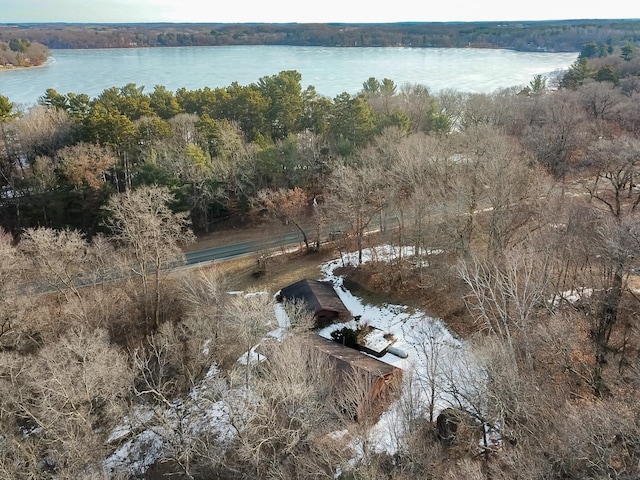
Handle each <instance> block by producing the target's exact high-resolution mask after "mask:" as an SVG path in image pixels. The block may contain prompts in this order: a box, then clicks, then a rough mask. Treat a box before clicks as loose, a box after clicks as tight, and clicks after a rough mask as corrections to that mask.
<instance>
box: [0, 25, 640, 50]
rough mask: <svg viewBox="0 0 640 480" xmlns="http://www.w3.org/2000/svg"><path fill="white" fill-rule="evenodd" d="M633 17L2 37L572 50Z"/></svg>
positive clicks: (78, 42)
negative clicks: (619, 18)
mask: <svg viewBox="0 0 640 480" xmlns="http://www.w3.org/2000/svg"><path fill="white" fill-rule="evenodd" d="M638 25H639V21H638V20H556V21H535V22H534V21H529V22H460V23H455V22H452V23H420V22H415V23H412V22H406V23H389V24H339V23H336V24H333V23H331V24H298V23H283V24H261V23H244V24H226V23H220V24H171V23H155V24H154V23H149V24H104V25H101V24H56V23H54V24H15V25H13V24H11V25H9V24H5V25H0V41H4V42H8V41H9V40H11V39H21V38H25V39H28V40H30V41H32V42H38V43H40V44H43V45H46V46H47V47H48V48H131V47H173V46H212V45H301V46H323V47H399V46H404V47H458V48H462V47H482V48H510V49H514V50H519V51H548V52H577V51H580V49H581V48H582V46H583V45H584V44H585V43H587V42H589V41H595V42H596V43H598V44H600V43H605V44H613V45H620V46H622V45H625V44H627V43H634V42H637V41H638V40H639V35H640V34H639V33H638V32H639V31H640V30H639V29H638Z"/></svg>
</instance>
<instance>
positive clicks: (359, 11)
mask: <svg viewBox="0 0 640 480" xmlns="http://www.w3.org/2000/svg"><path fill="white" fill-rule="evenodd" d="M497 5H500V6H499V7H498V6H497ZM597 18H605V19H614V18H636V19H638V18H640V2H612V3H609V2H595V1H586V2H585V1H584V0H565V1H558V0H536V1H533V2H518V1H516V2H513V1H512V2H491V3H489V2H480V1H478V0H445V1H438V0H435V1H431V2H427V1H424V0H422V1H420V0H413V1H408V0H401V3H396V2H391V3H387V2H380V3H377V4H376V3H375V2H373V1H372V0H346V1H345V0H323V1H320V2H304V1H300V0H239V1H238V0H236V1H233V0H232V1H223V0H217V1H216V0H0V23H30V22H82V23H85V22H86V23H137V22H176V23H180V22H194V23H236V22H238V23H244V22H264V23H289V22H298V23H329V22H345V23H356V22H358V23H360V22H361V23H376V22H403V21H413V22H452V21H462V22H469V21H515V20H559V19H560V20H563V19H597Z"/></svg>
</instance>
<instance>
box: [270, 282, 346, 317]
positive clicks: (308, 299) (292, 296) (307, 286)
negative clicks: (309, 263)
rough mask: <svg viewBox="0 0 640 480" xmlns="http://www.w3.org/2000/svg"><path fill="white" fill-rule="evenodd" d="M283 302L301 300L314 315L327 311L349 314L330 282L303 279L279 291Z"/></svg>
mask: <svg viewBox="0 0 640 480" xmlns="http://www.w3.org/2000/svg"><path fill="white" fill-rule="evenodd" d="M280 295H281V296H282V298H284V299H285V300H302V301H304V302H305V303H306V305H307V308H308V309H309V310H310V311H312V312H313V313H314V314H316V313H318V312H320V311H322V310H329V311H332V312H336V313H339V314H340V313H346V314H348V313H349V309H348V308H347V307H346V306H345V305H344V303H342V300H340V297H339V296H338V294H337V293H336V291H335V290H334V288H333V284H332V283H331V282H321V281H318V280H309V279H304V280H300V281H298V282H296V283H293V284H291V285H289V286H287V287H284V288H283V289H281V290H280Z"/></svg>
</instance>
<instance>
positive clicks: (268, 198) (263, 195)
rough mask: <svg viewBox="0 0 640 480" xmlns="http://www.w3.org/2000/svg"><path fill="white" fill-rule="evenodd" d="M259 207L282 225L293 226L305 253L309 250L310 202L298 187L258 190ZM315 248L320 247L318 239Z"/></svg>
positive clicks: (257, 201)
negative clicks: (308, 222)
mask: <svg viewBox="0 0 640 480" xmlns="http://www.w3.org/2000/svg"><path fill="white" fill-rule="evenodd" d="M256 203H257V205H258V206H259V207H262V208H265V209H266V210H267V212H268V213H269V215H271V216H273V217H274V218H276V219H277V220H278V221H280V222H281V223H284V224H289V223H291V224H293V226H295V227H296V229H297V230H298V232H300V235H302V240H303V242H304V245H305V248H306V250H307V252H309V251H310V250H311V247H310V246H309V238H308V236H307V227H306V225H305V223H306V221H307V220H308V218H309V216H310V215H309V214H310V206H311V202H310V200H309V198H308V196H307V194H306V193H305V192H304V191H303V190H302V189H301V188H299V187H296V188H293V189H289V190H286V189H283V188H281V189H278V190H260V191H259V192H258V196H257V198H256ZM315 243H316V245H315V248H316V249H317V248H318V247H319V245H320V238H316V242H315Z"/></svg>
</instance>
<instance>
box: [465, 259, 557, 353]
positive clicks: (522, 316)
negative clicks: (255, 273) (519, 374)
mask: <svg viewBox="0 0 640 480" xmlns="http://www.w3.org/2000/svg"><path fill="white" fill-rule="evenodd" d="M547 263H548V259H545V258H544V257H542V258H541V257H540V256H538V255H537V252H534V251H532V250H529V251H526V250H523V249H517V250H513V251H511V252H509V253H507V254H506V256H505V257H503V262H500V263H497V262H483V261H479V260H478V259H473V260H471V261H461V262H460V263H459V266H458V274H459V275H460V278H462V280H463V281H464V282H465V283H466V285H467V286H468V287H469V291H470V292H469V294H468V295H467V296H466V297H465V302H466V304H467V307H468V308H469V310H470V312H471V313H472V314H473V315H474V316H475V318H476V319H477V320H478V321H480V322H481V323H483V324H484V326H485V328H486V329H487V330H488V331H489V332H491V333H492V334H495V335H497V336H499V337H500V338H502V339H504V340H505V341H506V342H507V345H509V348H510V350H511V354H512V355H515V354H516V349H515V344H514V335H515V334H516V333H518V334H519V335H521V338H523V340H524V341H525V345H528V340H527V338H528V334H529V329H530V327H531V324H532V321H533V319H534V318H535V315H536V312H537V310H538V309H539V308H540V306H541V305H542V304H543V303H544V301H545V298H544V295H545V292H546V285H547V281H548V274H549V272H548V267H547ZM531 353H532V352H530V351H528V348H527V351H526V355H527V356H529V355H531ZM514 358H515V357H514Z"/></svg>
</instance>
